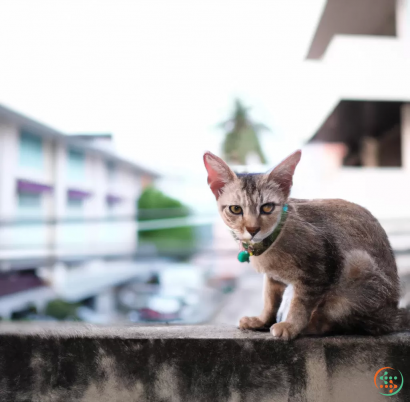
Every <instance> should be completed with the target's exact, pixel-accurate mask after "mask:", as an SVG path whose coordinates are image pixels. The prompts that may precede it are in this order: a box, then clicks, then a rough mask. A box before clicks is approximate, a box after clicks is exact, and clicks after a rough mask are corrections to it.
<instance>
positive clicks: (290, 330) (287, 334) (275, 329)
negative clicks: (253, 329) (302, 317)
mask: <svg viewBox="0 0 410 402" xmlns="http://www.w3.org/2000/svg"><path fill="white" fill-rule="evenodd" d="M270 333H271V334H272V335H273V336H274V337H275V338H280V339H284V340H286V341H288V340H290V339H293V338H296V337H297V336H298V335H299V331H297V329H296V328H295V326H294V325H293V324H291V323H290V322H286V321H284V322H278V323H277V324H273V325H272V326H271V328H270Z"/></svg>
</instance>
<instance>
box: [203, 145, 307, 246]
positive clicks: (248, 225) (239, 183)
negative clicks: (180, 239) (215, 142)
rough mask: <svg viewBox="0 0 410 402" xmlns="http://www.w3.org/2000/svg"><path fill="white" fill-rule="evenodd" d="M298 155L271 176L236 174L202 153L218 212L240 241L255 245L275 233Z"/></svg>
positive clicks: (209, 155) (215, 158)
mask: <svg viewBox="0 0 410 402" xmlns="http://www.w3.org/2000/svg"><path fill="white" fill-rule="evenodd" d="M301 155H302V153H301V151H296V152H295V153H293V154H292V155H290V156H289V157H287V158H286V159H285V160H284V161H283V162H281V163H280V164H279V165H278V166H276V167H275V168H274V169H273V170H272V171H271V172H270V173H266V174H235V173H234V172H233V171H232V170H231V169H230V168H229V166H228V165H227V164H226V163H225V162H224V161H223V160H222V159H221V158H219V157H217V156H216V155H214V154H212V153H211V152H206V153H205V154H204V163H205V167H206V170H207V171H208V184H209V186H210V188H211V190H212V192H213V193H214V195H215V198H216V200H217V203H218V210H219V213H220V215H221V216H222V219H223V220H224V222H225V223H226V224H227V225H228V226H229V228H230V229H231V230H232V231H233V233H234V235H235V236H236V237H237V238H238V239H239V240H242V241H252V242H255V243H258V242H260V241H262V240H263V239H264V238H265V237H267V236H269V235H270V234H271V233H272V232H273V231H274V230H275V227H276V225H277V224H278V223H279V221H280V216H281V211H282V207H283V205H285V204H286V202H287V200H288V198H289V194H290V189H291V187H292V178H293V174H294V172H295V168H296V166H297V164H298V163H299V161H300V157H301Z"/></svg>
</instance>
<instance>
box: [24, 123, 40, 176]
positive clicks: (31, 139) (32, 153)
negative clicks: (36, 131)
mask: <svg viewBox="0 0 410 402" xmlns="http://www.w3.org/2000/svg"><path fill="white" fill-rule="evenodd" d="M19 162H20V165H21V166H25V167H30V168H35V169H39V170H40V169H42V168H43V166H44V154H43V140H42V139H41V138H40V137H38V136H36V135H33V134H31V133H29V132H27V131H22V132H21V133H20V160H19Z"/></svg>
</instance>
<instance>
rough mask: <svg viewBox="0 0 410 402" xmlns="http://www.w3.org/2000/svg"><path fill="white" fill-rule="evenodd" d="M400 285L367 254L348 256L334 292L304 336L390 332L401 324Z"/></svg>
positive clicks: (313, 318) (326, 296)
mask: <svg viewBox="0 0 410 402" xmlns="http://www.w3.org/2000/svg"><path fill="white" fill-rule="evenodd" d="M397 300H398V290H397V284H396V283H394V280H392V278H390V277H388V276H387V275H386V274H385V273H384V272H383V271H382V270H381V269H380V268H379V267H378V266H377V263H376V261H375V260H374V259H373V258H372V257H371V256H370V255H369V253H367V252H366V251H364V250H358V249H357V250H352V251H350V252H348V253H346V255H345V258H344V263H343V268H342V272H341V275H340V278H339V280H338V283H337V284H336V286H335V288H334V289H332V290H330V291H329V292H328V294H326V295H325V297H324V299H323V301H322V303H321V304H320V305H319V306H318V308H317V309H316V310H315V311H314V313H313V314H312V317H311V320H310V322H309V325H308V328H307V329H306V331H305V333H311V334H313V333H315V334H324V333H328V332H333V331H337V332H353V333H368V334H382V333H387V332H391V331H393V330H394V328H395V327H397V321H398V319H399V318H398V309H397Z"/></svg>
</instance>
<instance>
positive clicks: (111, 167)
mask: <svg viewBox="0 0 410 402" xmlns="http://www.w3.org/2000/svg"><path fill="white" fill-rule="evenodd" d="M116 174H117V168H116V166H115V164H114V162H107V177H108V181H111V182H112V181H114V180H115V177H116Z"/></svg>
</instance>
